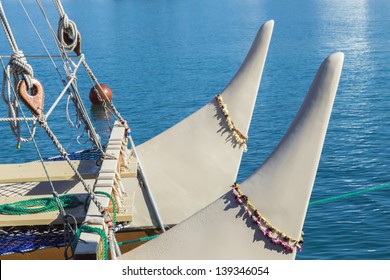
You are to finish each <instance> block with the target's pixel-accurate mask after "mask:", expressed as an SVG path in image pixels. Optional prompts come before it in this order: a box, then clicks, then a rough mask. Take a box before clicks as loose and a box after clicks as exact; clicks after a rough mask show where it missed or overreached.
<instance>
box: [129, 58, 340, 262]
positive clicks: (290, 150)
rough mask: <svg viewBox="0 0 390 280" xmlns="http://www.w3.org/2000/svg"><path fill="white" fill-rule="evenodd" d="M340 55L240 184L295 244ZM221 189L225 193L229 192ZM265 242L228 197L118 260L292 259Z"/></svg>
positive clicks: (321, 72)
mask: <svg viewBox="0 0 390 280" xmlns="http://www.w3.org/2000/svg"><path fill="white" fill-rule="evenodd" d="M343 60H344V55H343V54H342V53H335V54H333V55H331V56H330V57H328V58H327V59H326V60H325V61H324V62H323V63H322V64H321V66H320V68H319V70H318V72H317V75H316V76H315V78H314V81H313V83H312V85H311V87H310V90H309V92H308V94H307V96H306V98H305V100H304V102H303V104H302V106H301V108H300V110H299V112H298V113H297V115H296V117H295V119H294V121H293V123H292V124H291V126H290V128H289V129H288V131H287V133H286V134H285V136H284V137H283V138H282V140H281V141H280V143H279V145H278V146H277V147H276V149H275V150H274V152H273V153H272V154H271V155H270V156H269V158H268V159H267V160H266V161H265V162H264V164H263V165H261V166H260V167H259V168H258V169H257V170H256V171H255V172H254V174H253V175H252V176H250V177H249V178H248V179H247V180H245V181H244V182H243V183H242V184H241V190H242V192H243V193H244V194H245V195H247V196H248V198H249V200H250V201H251V203H252V204H253V205H254V207H255V208H256V209H257V210H258V211H259V212H260V213H261V215H262V216H263V217H265V218H266V219H267V220H268V222H269V223H270V224H271V225H272V226H273V227H275V228H278V229H279V230H280V231H282V232H283V233H285V234H286V235H288V236H290V237H292V238H294V239H296V240H299V238H300V234H301V231H302V227H303V223H304V220H305V216H306V211H307V207H308V203H309V199H310V195H311V192H312V188H313V185H314V181H315V176H316V172H317V168H318V164H319V160H320V156H321V151H322V147H323V143H324V139H325V135H326V131H327V127H328V122H329V118H330V114H331V111H332V107H333V102H334V98H335V94H336V91H337V87H338V83H339V79H340V75H341V69H342V65H343ZM228 185H229V184H227V185H226V188H228ZM295 255H296V248H294V250H293V252H292V253H291V252H286V251H285V250H283V248H281V247H280V245H275V244H273V243H272V242H270V240H269V239H268V238H267V237H265V235H264V234H263V233H262V232H261V231H260V230H259V228H258V227H257V226H256V225H255V224H254V223H253V222H252V221H251V220H250V219H248V217H247V215H246V214H244V210H243V208H242V206H241V205H238V204H237V203H236V200H235V198H234V196H233V194H232V192H231V191H229V192H227V193H225V195H224V196H223V197H221V198H219V199H217V200H216V201H215V202H213V203H212V204H210V205H209V206H208V207H206V208H204V209H203V210H201V211H199V212H198V213H196V214H195V215H193V216H192V217H190V218H189V219H187V220H186V221H184V222H183V223H181V224H179V225H177V226H176V227H174V228H172V229H170V230H169V231H168V232H166V233H164V234H162V235H161V236H159V237H158V238H156V239H154V240H152V241H150V242H148V243H146V244H145V245H142V246H140V247H138V248H136V249H135V250H133V251H131V252H129V253H126V254H124V255H123V256H122V258H123V259H294V258H295Z"/></svg>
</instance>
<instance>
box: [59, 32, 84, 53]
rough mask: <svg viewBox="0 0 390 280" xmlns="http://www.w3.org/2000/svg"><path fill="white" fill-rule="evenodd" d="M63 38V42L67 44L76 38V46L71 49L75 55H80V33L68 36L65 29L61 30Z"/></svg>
mask: <svg viewBox="0 0 390 280" xmlns="http://www.w3.org/2000/svg"><path fill="white" fill-rule="evenodd" d="M63 38H64V42H65V43H66V44H67V45H68V46H70V45H73V44H74V40H77V44H76V47H75V48H74V49H73V51H74V52H75V53H76V54H77V55H80V54H81V35H80V33H77V36H76V38H72V37H71V36H69V34H68V33H66V32H65V31H63Z"/></svg>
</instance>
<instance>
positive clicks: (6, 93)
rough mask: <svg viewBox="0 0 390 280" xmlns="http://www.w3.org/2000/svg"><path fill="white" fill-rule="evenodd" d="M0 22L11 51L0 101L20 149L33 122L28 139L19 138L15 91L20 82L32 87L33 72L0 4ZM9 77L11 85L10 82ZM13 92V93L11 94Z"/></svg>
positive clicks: (26, 140) (32, 135)
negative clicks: (3, 105)
mask: <svg viewBox="0 0 390 280" xmlns="http://www.w3.org/2000/svg"><path fill="white" fill-rule="evenodd" d="M0 20H1V24H2V26H3V28H4V31H5V34H6V37H7V39H8V42H9V45H10V47H11V49H12V51H13V54H12V55H11V58H10V60H9V62H8V65H7V67H4V66H3V68H4V72H3V83H2V94H1V95H2V99H3V101H4V103H5V104H6V105H7V106H8V117H9V118H12V119H14V120H12V121H9V125H10V128H11V131H12V133H13V135H14V136H15V137H16V138H17V147H18V148H19V147H20V142H28V141H31V140H32V138H33V137H34V134H35V121H33V123H32V126H33V129H32V133H31V134H30V136H29V137H28V138H24V137H22V136H21V132H20V122H19V121H18V118H19V113H18V112H19V106H20V103H19V101H18V100H17V98H16V94H15V91H17V90H18V87H19V84H20V81H22V80H24V81H25V82H26V85H27V89H28V90H30V89H31V88H32V87H33V82H32V79H33V77H34V71H33V68H32V66H31V65H30V64H28V62H27V59H26V57H25V56H24V54H23V52H22V51H21V50H19V48H18V45H17V44H16V40H15V38H14V36H13V33H12V30H11V27H10V26H9V23H8V20H7V17H6V15H5V13H4V8H3V5H2V3H1V2H0ZM11 77H12V80H13V83H12V81H11ZM12 91H13V93H12Z"/></svg>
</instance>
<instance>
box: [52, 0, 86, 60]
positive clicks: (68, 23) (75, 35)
mask: <svg viewBox="0 0 390 280" xmlns="http://www.w3.org/2000/svg"><path fill="white" fill-rule="evenodd" d="M54 4H55V5H56V7H57V10H58V13H59V14H60V20H59V22H58V30H57V38H58V41H59V42H60V44H61V46H62V47H63V49H64V50H65V51H67V52H72V51H74V52H76V54H77V55H80V54H81V46H80V45H81V36H80V33H79V31H78V29H77V26H76V23H75V22H74V21H73V20H70V19H69V17H68V15H67V14H66V13H65V10H64V8H63V7H62V4H61V1H60V0H55V1H54Z"/></svg>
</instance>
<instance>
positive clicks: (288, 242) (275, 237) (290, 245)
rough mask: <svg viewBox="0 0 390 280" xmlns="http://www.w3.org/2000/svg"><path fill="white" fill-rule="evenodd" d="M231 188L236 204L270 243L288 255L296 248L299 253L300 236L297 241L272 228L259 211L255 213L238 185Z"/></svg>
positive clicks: (300, 245)
mask: <svg viewBox="0 0 390 280" xmlns="http://www.w3.org/2000/svg"><path fill="white" fill-rule="evenodd" d="M231 188H232V193H233V196H234V198H235V199H236V202H237V203H238V204H240V205H241V206H243V207H244V209H245V213H247V214H248V218H251V219H252V221H253V223H254V224H257V226H258V227H259V229H260V230H261V231H262V232H263V234H264V235H265V236H266V237H267V238H268V239H269V240H270V241H271V243H273V244H276V245H281V246H282V247H283V249H284V250H285V251H286V252H288V253H292V252H293V251H294V247H296V248H297V250H298V251H299V252H300V251H302V243H303V238H302V236H301V237H300V239H299V240H296V239H294V238H292V237H290V236H288V235H286V234H284V233H283V232H281V231H280V230H278V229H277V228H275V227H273V226H272V225H271V224H270V223H269V222H268V221H267V220H266V219H265V218H264V217H262V216H261V215H260V213H259V211H257V209H256V208H255V207H254V206H253V205H252V203H251V202H250V201H249V199H248V197H247V196H246V195H244V194H243V193H242V191H241V189H240V185H239V184H238V183H234V184H233V185H232V186H231ZM302 235H303V232H302Z"/></svg>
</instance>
